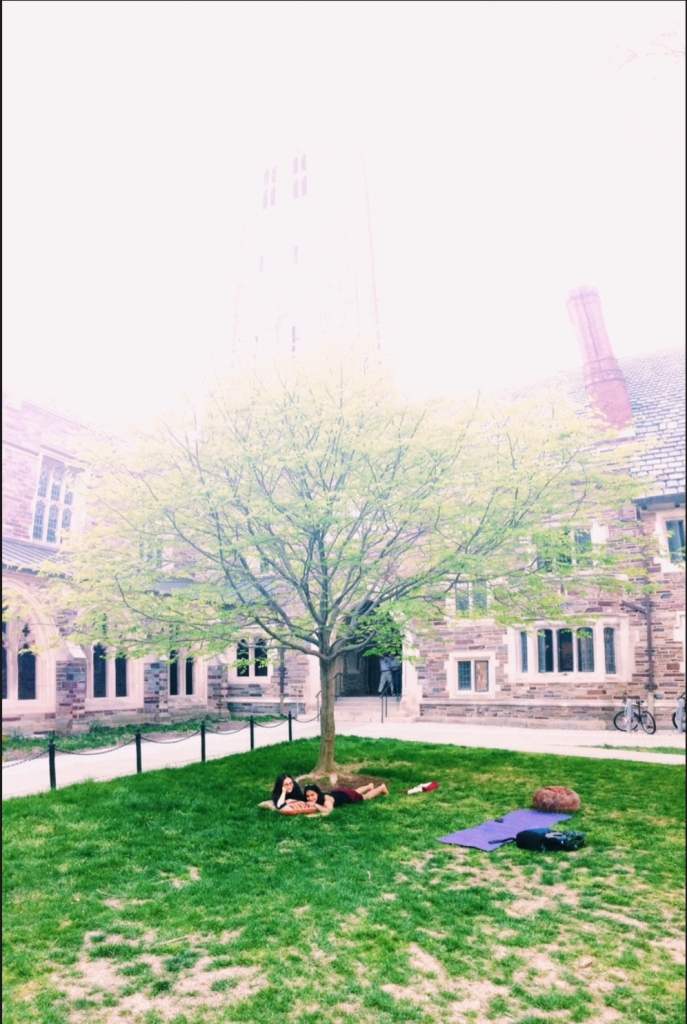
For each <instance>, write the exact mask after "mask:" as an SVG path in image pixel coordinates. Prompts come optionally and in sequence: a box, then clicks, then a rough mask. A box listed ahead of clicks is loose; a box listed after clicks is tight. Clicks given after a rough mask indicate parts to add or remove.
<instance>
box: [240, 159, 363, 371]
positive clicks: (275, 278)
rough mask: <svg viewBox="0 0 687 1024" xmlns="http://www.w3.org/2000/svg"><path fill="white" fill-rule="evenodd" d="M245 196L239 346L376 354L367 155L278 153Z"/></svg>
mask: <svg viewBox="0 0 687 1024" xmlns="http://www.w3.org/2000/svg"><path fill="white" fill-rule="evenodd" d="M254 185H255V187H254V189H253V190H252V192H251V194H249V195H248V196H247V203H248V204H249V205H248V208H247V210H246V214H245V223H244V229H243V243H242V248H241V261H240V273H239V281H238V288H237V297H236V310H235V319H234V329H233V338H232V350H233V352H234V353H236V354H237V355H238V354H239V353H241V354H243V355H244V356H245V355H250V354H251V353H253V352H255V353H256V354H257V353H260V354H261V355H269V353H270V352H271V351H276V352H279V353H282V354H286V353H291V354H293V355H295V356H298V355H306V356H307V353H308V351H310V350H312V347H313V346H318V345H322V344H325V343H334V344H337V345H356V346H358V347H359V348H362V350H363V351H364V352H365V353H367V354H368V355H369V356H370V357H372V358H374V356H375V354H376V353H377V352H378V351H379V344H380V339H379V318H378V312H377V295H376V288H375V270H374V257H373V250H372V236H371V228H370V215H369V202H368V194H367V183H366V178H365V168H364V164H363V160H362V157H361V156H360V155H359V154H357V153H355V152H349V153H343V154H342V153H337V154H333V153H332V152H331V151H327V150H316V149H312V150H310V149H308V150H305V149H297V148H293V149H292V150H291V151H289V152H282V153H278V154H274V155H273V156H272V159H270V160H266V161H265V162H264V164H263V166H262V168H261V170H260V172H259V174H256V176H255V178H254Z"/></svg>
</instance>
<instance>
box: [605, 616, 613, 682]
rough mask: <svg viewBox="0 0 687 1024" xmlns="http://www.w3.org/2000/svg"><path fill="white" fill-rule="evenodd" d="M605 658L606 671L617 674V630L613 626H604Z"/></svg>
mask: <svg viewBox="0 0 687 1024" xmlns="http://www.w3.org/2000/svg"><path fill="white" fill-rule="evenodd" d="M604 659H605V662H606V672H607V673H608V674H609V675H615V673H616V667H615V630H614V629H613V628H612V627H611V626H605V627H604Z"/></svg>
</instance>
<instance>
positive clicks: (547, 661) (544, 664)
mask: <svg viewBox="0 0 687 1024" xmlns="http://www.w3.org/2000/svg"><path fill="white" fill-rule="evenodd" d="M537 654H538V661H539V671H540V672H553V630H551V629H540V630H538V631H537Z"/></svg>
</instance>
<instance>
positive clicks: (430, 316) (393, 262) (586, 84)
mask: <svg viewBox="0 0 687 1024" xmlns="http://www.w3.org/2000/svg"><path fill="white" fill-rule="evenodd" d="M683 11H684V7H683V4H682V3H681V2H680V0H671V2H661V0H647V2H623V3H620V2H618V0H609V2H602V0H594V2H583V0H572V2H567V0H552V2H549V0H534V2H518V0H505V2H500V0H481V2H461V3H456V2H451V0H439V2H431V0H418V2H416V0H406V2H394V3H392V2H390V0H381V2H374V0H365V2H354V0H344V2H336V0H324V2H322V0H304V2H290V0H278V2H261V0H249V2H235V3H224V2H221V0H210V2H203V0H189V2H187V0H177V2H164V0H152V2H147V0H134V2H130V0H114V2H110V0H96V2H91V0H80V2H60V0H47V2H40V0H29V2H24V0H5V3H4V4H3V51H4V57H3V64H4V71H3V132H4V139H3V142H4V147H3V148H4V204H3V236H4V238H3V242H4V259H3V270H4V281H3V329H4V330H3V333H4V356H3V364H4V371H5V375H6V376H5V382H6V384H7V383H9V385H10V387H11V388H12V389H14V390H15V391H17V392H18V393H19V394H21V395H23V396H24V397H26V398H30V399H33V400H36V401H42V402H49V403H51V404H59V405H61V406H68V407H69V408H71V409H72V410H73V411H75V412H76V413H78V414H80V415H82V416H84V417H87V418H89V419H110V420H111V419H113V418H114V419H118V418H120V417H128V418H134V417H138V416H140V415H142V414H144V413H145V412H150V411H154V412H157V411H162V410H164V409H165V408H168V407H169V406H170V405H173V404H175V402H176V401H177V400H178V399H177V395H178V394H179V393H180V392H181V391H182V390H183V389H189V388H191V389H194V388H196V387H197V386H198V384H199V382H200V380H201V378H202V376H203V373H204V372H205V371H206V370H207V368H208V366H209V365H210V363H211V361H212V360H213V358H216V359H220V361H221V354H222V353H223V352H226V350H227V347H228V345H229V343H230V339H231V327H232V318H233V312H234V301H235V288H236V284H235V282H236V268H237V256H238V252H237V249H238V242H239V238H238V224H239V216H240V213H241V207H242V203H245V197H246V183H247V181H248V180H249V179H248V175H249V174H250V173H251V172H252V171H253V165H254V162H259V163H261V162H262V153H263V152H264V150H265V149H268V150H269V149H270V148H271V145H272V142H273V141H274V140H288V141H289V143H293V144H296V145H301V146H304V147H305V148H307V145H308V142H309V141H310V140H313V141H315V142H317V143H320V142H326V143H329V142H331V141H335V142H341V141H343V140H349V141H350V144H351V145H355V146H358V147H360V148H361V149H362V150H363V151H364V152H365V156H366V162H367V168H368V175H369V179H370V191H371V203H372V226H373V234H374V244H375V252H376V258H377V271H378V279H379V280H378V285H379V294H380V313H381V325H382V332H383V342H384V347H385V349H386V351H387V352H388V353H389V355H390V357H391V358H392V360H393V361H394V363H395V365H396V367H397V370H398V375H399V379H400V380H401V382H402V383H403V384H404V385H405V386H411V387H413V388H415V389H416V390H417V391H418V392H419V393H425V392H427V391H430V390H443V391H445V392H454V393H455V392H462V391H465V390H467V389H473V388H476V387H482V388H488V387H490V386H494V385H502V384H504V383H506V382H508V381H512V380H514V379H518V378H529V377H532V376H536V375H539V374H546V373H550V372H552V371H555V370H557V369H561V368H564V367H569V366H574V365H576V364H577V363H578V362H579V359H578V352H577V345H576V341H575V337H574V334H573V331H572V327H571V325H570V323H569V321H568V317H567V310H566V305H565V299H566V293H567V291H568V289H569V288H571V287H575V286H577V285H580V284H591V285H595V286H596V287H598V288H599V291H600V293H601V298H602V302H603V306H604V311H605V316H606V323H607V326H608V329H609V333H610V335H611V340H612V343H613V345H614V347H615V350H616V353H617V354H618V355H621V356H622V355H629V354H632V353H636V352H644V351H648V350H651V349H656V348H664V347H666V346H672V345H680V344H682V342H683V339H684V330H685V328H684V301H683V293H684V279H685V266H684V263H685V257H684V253H685V243H684V223H685V215H684V91H685V90H684V68H685V64H684V59H683V60H682V61H679V60H676V59H675V58H674V57H672V56H669V55H667V54H666V51H665V50H664V49H663V48H662V47H661V46H660V45H659V46H657V45H655V44H654V41H655V40H656V39H657V37H659V36H660V34H661V33H669V32H671V31H672V30H674V29H675V28H679V26H680V23H681V22H682V25H683V26H684V20H683V19H684V14H683ZM682 32H683V33H684V27H683V28H682ZM683 38H684V35H683ZM666 40H667V41H668V42H669V43H670V45H674V42H675V40H674V38H669V37H664V41H666ZM632 54H635V56H634V57H632ZM652 54H653V55H652ZM258 158H259V159H258ZM251 198H252V197H251Z"/></svg>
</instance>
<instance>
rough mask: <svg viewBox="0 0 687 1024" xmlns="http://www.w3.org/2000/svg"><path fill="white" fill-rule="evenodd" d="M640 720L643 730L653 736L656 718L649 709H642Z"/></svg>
mask: <svg viewBox="0 0 687 1024" xmlns="http://www.w3.org/2000/svg"><path fill="white" fill-rule="evenodd" d="M641 722H642V729H643V730H644V732H648V734H649V736H653V734H654V733H655V732H656V719H655V718H654V716H653V715H652V714H651V712H650V711H642V716H641Z"/></svg>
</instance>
